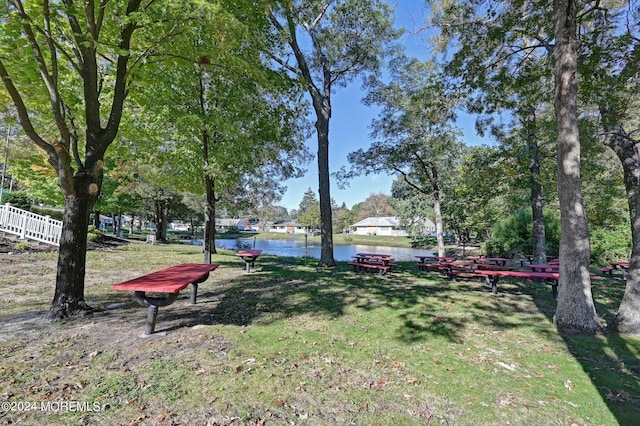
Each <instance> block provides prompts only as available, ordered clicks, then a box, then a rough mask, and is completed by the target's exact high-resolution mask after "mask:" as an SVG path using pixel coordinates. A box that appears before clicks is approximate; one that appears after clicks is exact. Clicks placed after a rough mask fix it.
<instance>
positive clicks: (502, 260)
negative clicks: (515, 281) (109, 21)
mask: <svg viewBox="0 0 640 426" xmlns="http://www.w3.org/2000/svg"><path fill="white" fill-rule="evenodd" d="M510 260H511V259H507V258H506V257H485V258H484V259H482V263H493V264H494V265H502V266H505V265H506V264H507V262H509V261H510Z"/></svg>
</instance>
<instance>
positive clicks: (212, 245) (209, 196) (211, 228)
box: [203, 176, 217, 264]
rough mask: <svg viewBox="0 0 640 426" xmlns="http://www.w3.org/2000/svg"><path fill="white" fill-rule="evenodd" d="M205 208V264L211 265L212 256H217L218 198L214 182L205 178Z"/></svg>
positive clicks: (207, 177)
mask: <svg viewBox="0 0 640 426" xmlns="http://www.w3.org/2000/svg"><path fill="white" fill-rule="evenodd" d="M204 181H205V192H206V193H205V206H204V243H203V244H204V263H206V264H210V263H211V255H213V254H216V253H217V252H216V198H215V191H214V184H215V182H214V180H213V179H212V178H211V177H210V176H205V178H204Z"/></svg>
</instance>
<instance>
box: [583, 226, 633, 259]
mask: <svg viewBox="0 0 640 426" xmlns="http://www.w3.org/2000/svg"><path fill="white" fill-rule="evenodd" d="M589 233H590V234H591V261H592V262H593V263H595V264H596V265H598V266H604V265H609V264H611V262H615V261H625V262H627V261H629V256H630V255H631V231H630V229H629V226H628V225H626V224H625V225H618V226H616V227H614V228H606V227H601V226H592V227H591V228H590V229H589Z"/></svg>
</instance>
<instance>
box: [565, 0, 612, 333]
mask: <svg viewBox="0 0 640 426" xmlns="http://www.w3.org/2000/svg"><path fill="white" fill-rule="evenodd" d="M554 19H555V38H556V45H555V49H554V59H555V66H554V73H555V96H554V107H555V113H556V123H557V131H558V198H559V201H560V216H561V218H560V219H561V236H560V279H559V281H558V305H557V307H556V314H555V323H556V326H557V327H558V329H559V330H561V331H567V332H579V333H595V332H596V331H598V330H599V329H600V328H601V327H600V324H599V322H598V318H597V315H596V310H595V306H594V303H593V297H592V295H591V277H590V273H589V263H590V261H591V259H590V258H591V247H590V243H589V228H588V225H587V217H586V212H585V209H584V203H583V200H582V192H581V187H580V138H579V131H578V115H577V92H578V83H577V59H578V54H577V40H576V4H575V0H554Z"/></svg>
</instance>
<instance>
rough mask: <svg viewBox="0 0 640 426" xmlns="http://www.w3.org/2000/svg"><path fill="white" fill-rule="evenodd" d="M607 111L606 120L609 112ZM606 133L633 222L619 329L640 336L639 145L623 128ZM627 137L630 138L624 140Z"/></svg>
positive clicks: (607, 127) (619, 312) (619, 310)
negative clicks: (622, 175) (618, 163)
mask: <svg viewBox="0 0 640 426" xmlns="http://www.w3.org/2000/svg"><path fill="white" fill-rule="evenodd" d="M601 112H603V113H604V114H603V116H604V117H606V116H607V115H610V114H607V113H606V112H607V111H604V110H602V109H601ZM604 127H605V132H606V133H607V134H610V135H615V136H612V137H610V138H608V139H607V140H606V144H607V145H608V146H609V147H610V148H611V149H613V151H614V152H615V153H616V155H617V156H618V158H619V159H620V162H621V163H622V170H623V173H624V186H625V189H626V192H627V202H628V204H629V217H630V219H631V241H632V248H631V258H630V259H629V271H628V274H627V282H626V288H625V291H624V296H623V297H622V301H621V302H620V307H619V308H618V313H617V316H616V323H615V328H617V330H618V331H619V332H621V333H626V334H632V335H635V336H639V335H640V151H639V150H638V144H637V142H636V141H634V140H633V139H632V138H630V137H628V135H626V133H625V132H624V130H623V129H622V128H620V126H611V125H607V124H605V125H604ZM623 135H626V136H627V137H624V136H623Z"/></svg>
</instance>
